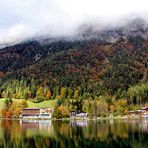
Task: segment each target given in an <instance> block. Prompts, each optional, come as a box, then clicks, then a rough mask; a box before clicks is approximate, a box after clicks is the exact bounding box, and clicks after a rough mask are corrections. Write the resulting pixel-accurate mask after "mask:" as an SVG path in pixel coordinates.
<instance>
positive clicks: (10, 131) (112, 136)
mask: <svg viewBox="0 0 148 148" xmlns="http://www.w3.org/2000/svg"><path fill="white" fill-rule="evenodd" d="M147 137H148V120H146V119H145V120H102V121H99V122H96V121H86V120H84V121H83V120H80V121H74V120H73V121H70V122H68V121H67V122H63V121H47V120H45V121H14V120H13V121H12V120H1V121H0V147H5V148H11V147H18V148H21V147H25V148H27V147H28V148H33V147H37V148H44V147H62V148H74V147H82V148H84V147H90V146H91V147H101V148H102V147H124V148H125V147H134V148H135V147H140V148H142V147H148V140H147Z"/></svg>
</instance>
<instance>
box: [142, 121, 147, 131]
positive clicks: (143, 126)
mask: <svg viewBox="0 0 148 148" xmlns="http://www.w3.org/2000/svg"><path fill="white" fill-rule="evenodd" d="M142 129H143V131H146V132H148V119H145V120H142Z"/></svg>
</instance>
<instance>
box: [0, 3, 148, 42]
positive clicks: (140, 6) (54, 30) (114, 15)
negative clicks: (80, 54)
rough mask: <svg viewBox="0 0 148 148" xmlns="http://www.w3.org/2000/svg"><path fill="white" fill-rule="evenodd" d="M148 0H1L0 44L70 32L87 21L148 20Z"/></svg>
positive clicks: (103, 23) (102, 22)
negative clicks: (138, 18)
mask: <svg viewBox="0 0 148 148" xmlns="http://www.w3.org/2000/svg"><path fill="white" fill-rule="evenodd" d="M147 16H148V0H3V1H2V0H1V1H0V44H9V43H13V42H19V41H22V40H25V39H28V38H32V37H35V36H42V35H50V36H60V35H72V34H73V33H74V32H75V30H76V28H77V27H78V26H79V25H81V24H83V23H89V22H97V23H98V24H100V26H101V25H102V26H103V25H112V24H122V23H123V21H124V20H126V19H127V18H134V17H141V18H143V19H145V20H148V17H147Z"/></svg>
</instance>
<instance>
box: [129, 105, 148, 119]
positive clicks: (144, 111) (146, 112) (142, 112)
mask: <svg viewBox="0 0 148 148" xmlns="http://www.w3.org/2000/svg"><path fill="white" fill-rule="evenodd" d="M129 115H131V116H134V115H139V116H142V117H148V107H142V108H141V109H139V110H133V111H129Z"/></svg>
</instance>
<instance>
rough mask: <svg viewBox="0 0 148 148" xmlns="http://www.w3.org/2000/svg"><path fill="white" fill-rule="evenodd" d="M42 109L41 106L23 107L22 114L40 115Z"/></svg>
mask: <svg viewBox="0 0 148 148" xmlns="http://www.w3.org/2000/svg"><path fill="white" fill-rule="evenodd" d="M39 114H40V109H39V108H23V109H22V116H39Z"/></svg>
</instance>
